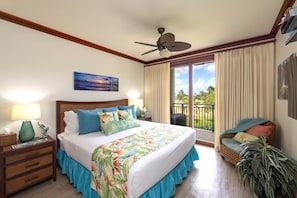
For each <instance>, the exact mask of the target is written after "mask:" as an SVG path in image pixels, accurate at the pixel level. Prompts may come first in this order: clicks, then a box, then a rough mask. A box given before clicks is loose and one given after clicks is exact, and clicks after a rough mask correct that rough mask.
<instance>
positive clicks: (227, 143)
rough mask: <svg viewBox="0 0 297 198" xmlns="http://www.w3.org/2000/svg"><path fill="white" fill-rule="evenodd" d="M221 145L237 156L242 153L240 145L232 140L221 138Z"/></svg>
mask: <svg viewBox="0 0 297 198" xmlns="http://www.w3.org/2000/svg"><path fill="white" fill-rule="evenodd" d="M222 144H224V145H225V146H226V147H227V148H229V149H231V150H232V151H234V152H236V153H238V154H239V153H240V152H241V151H242V147H241V146H240V144H241V143H239V142H237V141H236V140H234V139H233V138H223V139H222Z"/></svg>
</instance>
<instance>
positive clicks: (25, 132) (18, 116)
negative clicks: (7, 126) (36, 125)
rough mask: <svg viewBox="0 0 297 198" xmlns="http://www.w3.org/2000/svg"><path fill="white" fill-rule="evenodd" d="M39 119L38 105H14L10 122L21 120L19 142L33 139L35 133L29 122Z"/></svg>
mask: <svg viewBox="0 0 297 198" xmlns="http://www.w3.org/2000/svg"><path fill="white" fill-rule="evenodd" d="M38 118H40V105H39V104H15V105H13V107H12V112H11V120H23V123H22V126H21V129H20V131H19V141H21V142H27V141H30V140H32V139H33V138H34V136H35V132H34V129H33V127H32V123H31V120H34V119H38Z"/></svg>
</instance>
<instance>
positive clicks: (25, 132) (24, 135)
mask: <svg viewBox="0 0 297 198" xmlns="http://www.w3.org/2000/svg"><path fill="white" fill-rule="evenodd" d="M34 136H35V132H34V129H33V127H32V123H31V121H23V124H22V126H21V129H20V132H19V141H21V142H28V141H30V140H32V139H33V138H34Z"/></svg>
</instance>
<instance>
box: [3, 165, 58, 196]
mask: <svg viewBox="0 0 297 198" xmlns="http://www.w3.org/2000/svg"><path fill="white" fill-rule="evenodd" d="M52 175H53V167H52V166H48V167H46V168H43V169H41V170H38V171H36V172H33V173H30V174H27V175H24V176H22V177H18V178H16V179H12V180H8V181H7V182H6V184H5V189H6V194H11V193H14V192H17V191H18V190H21V189H23V188H26V187H28V186H31V185H33V184H36V183H38V182H40V181H42V180H44V179H47V178H50V177H52Z"/></svg>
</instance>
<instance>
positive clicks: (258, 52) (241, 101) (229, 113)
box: [215, 43, 274, 149]
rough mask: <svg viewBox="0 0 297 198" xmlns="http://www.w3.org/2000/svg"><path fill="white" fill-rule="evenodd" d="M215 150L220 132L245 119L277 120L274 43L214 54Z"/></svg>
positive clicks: (217, 147)
mask: <svg viewBox="0 0 297 198" xmlns="http://www.w3.org/2000/svg"><path fill="white" fill-rule="evenodd" d="M215 65H216V103H215V104H216V117H215V148H216V149H219V136H220V132H221V131H223V130H226V129H230V128H233V127H235V125H236V123H237V122H238V121H239V120H240V119H243V118H259V117H261V118H265V119H268V120H271V121H273V119H274V44H273V43H268V44H263V45H256V46H252V47H245V48H240V49H235V50H230V51H224V52H220V53H216V54H215Z"/></svg>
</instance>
